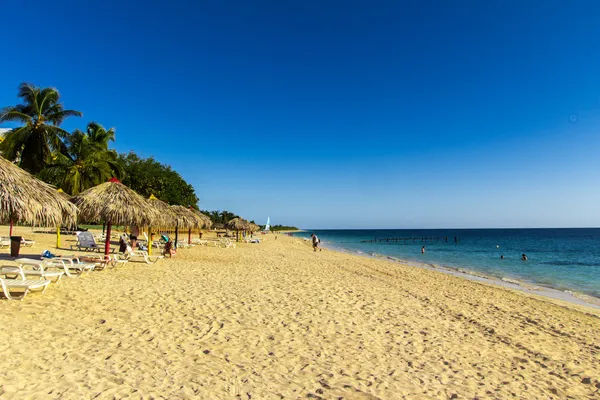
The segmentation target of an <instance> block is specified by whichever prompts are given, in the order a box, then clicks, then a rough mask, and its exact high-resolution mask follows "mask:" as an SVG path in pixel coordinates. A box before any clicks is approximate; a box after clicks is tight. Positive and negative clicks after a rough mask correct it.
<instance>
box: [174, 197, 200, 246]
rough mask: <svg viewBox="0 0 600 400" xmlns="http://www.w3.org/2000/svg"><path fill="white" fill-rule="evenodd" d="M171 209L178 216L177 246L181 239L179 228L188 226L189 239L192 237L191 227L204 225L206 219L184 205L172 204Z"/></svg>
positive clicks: (176, 228)
mask: <svg viewBox="0 0 600 400" xmlns="http://www.w3.org/2000/svg"><path fill="white" fill-rule="evenodd" d="M171 209H172V210H173V211H174V212H175V215H176V216H177V225H176V226H175V248H177V242H178V239H179V228H180V227H181V228H188V230H189V234H188V241H189V240H190V239H191V238H190V237H189V236H191V229H192V228H200V227H202V226H204V221H203V219H202V218H200V216H199V215H198V214H196V213H195V212H194V211H192V210H191V209H189V208H186V207H184V206H171Z"/></svg>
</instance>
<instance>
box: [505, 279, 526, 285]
mask: <svg viewBox="0 0 600 400" xmlns="http://www.w3.org/2000/svg"><path fill="white" fill-rule="evenodd" d="M502 281H504V282H507V283H512V284H513V285H519V286H523V283H522V282H521V281H518V280H516V279H512V278H502Z"/></svg>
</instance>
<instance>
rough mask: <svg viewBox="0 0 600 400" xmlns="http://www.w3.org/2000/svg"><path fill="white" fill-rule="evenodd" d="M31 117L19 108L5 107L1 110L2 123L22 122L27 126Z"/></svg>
mask: <svg viewBox="0 0 600 400" xmlns="http://www.w3.org/2000/svg"><path fill="white" fill-rule="evenodd" d="M30 121H31V117H30V116H29V115H27V114H25V113H23V112H22V111H21V110H19V108H17V107H4V108H3V109H1V110H0V122H21V123H23V124H27V123H29V122H30Z"/></svg>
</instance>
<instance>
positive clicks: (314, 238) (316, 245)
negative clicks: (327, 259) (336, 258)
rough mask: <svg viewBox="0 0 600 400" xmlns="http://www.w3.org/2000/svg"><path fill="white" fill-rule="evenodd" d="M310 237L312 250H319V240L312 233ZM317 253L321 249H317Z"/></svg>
mask: <svg viewBox="0 0 600 400" xmlns="http://www.w3.org/2000/svg"><path fill="white" fill-rule="evenodd" d="M310 236H311V237H312V245H313V250H314V251H317V249H319V243H321V240H320V239H319V238H318V237H317V235H315V234H314V233H313V234H312V235H310ZM319 251H321V249H319Z"/></svg>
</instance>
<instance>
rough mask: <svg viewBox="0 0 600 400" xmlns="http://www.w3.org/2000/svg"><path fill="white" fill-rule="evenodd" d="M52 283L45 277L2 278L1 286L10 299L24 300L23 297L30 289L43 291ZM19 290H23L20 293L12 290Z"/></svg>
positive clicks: (0, 280)
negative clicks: (34, 278)
mask: <svg viewBox="0 0 600 400" xmlns="http://www.w3.org/2000/svg"><path fill="white" fill-rule="evenodd" d="M49 284H50V281H48V280H45V279H40V280H31V279H2V278H0V286H1V287H2V292H3V293H4V296H6V298H7V299H9V300H22V299H23V297H25V296H26V295H27V293H29V291H30V290H31V291H34V290H41V291H42V293H44V292H45V291H46V288H47V287H48V285H49ZM14 291H18V292H22V294H20V295H14V294H13V293H11V292H14Z"/></svg>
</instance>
